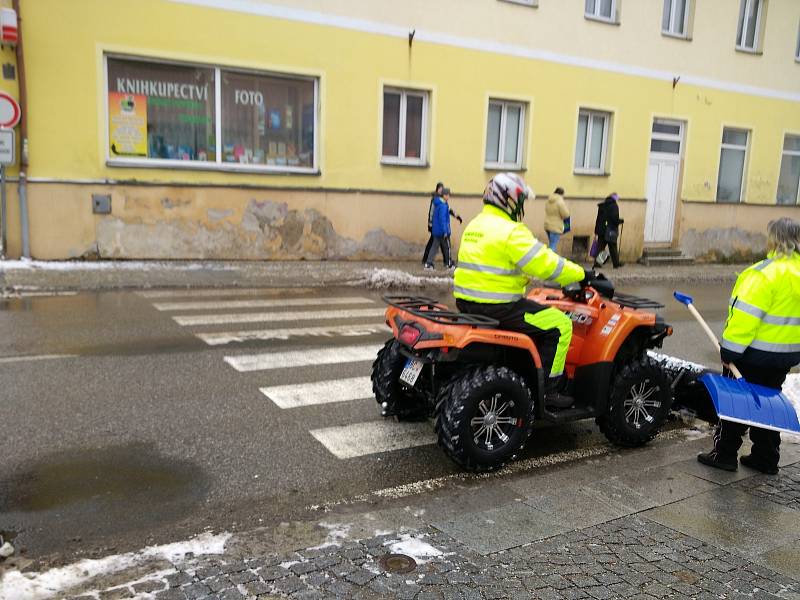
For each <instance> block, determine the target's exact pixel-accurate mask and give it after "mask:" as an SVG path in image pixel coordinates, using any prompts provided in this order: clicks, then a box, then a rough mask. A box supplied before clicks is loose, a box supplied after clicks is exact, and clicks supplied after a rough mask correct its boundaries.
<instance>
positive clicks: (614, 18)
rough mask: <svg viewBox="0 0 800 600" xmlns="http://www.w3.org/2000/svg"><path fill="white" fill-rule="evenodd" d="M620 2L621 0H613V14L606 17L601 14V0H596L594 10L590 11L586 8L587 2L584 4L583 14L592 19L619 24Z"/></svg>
mask: <svg viewBox="0 0 800 600" xmlns="http://www.w3.org/2000/svg"><path fill="white" fill-rule="evenodd" d="M619 2H620V0H611V14H610V15H609V16H608V17H606V16H604V15H602V14H600V4H601V2H600V0H595V3H594V11H592V12H589V11H587V10H586V3H585V2H584V5H583V16H584V18H586V19H589V20H591V21H600V22H602V23H612V24H614V25H617V24H619Z"/></svg>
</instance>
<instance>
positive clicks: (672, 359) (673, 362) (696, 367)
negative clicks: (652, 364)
mask: <svg viewBox="0 0 800 600" xmlns="http://www.w3.org/2000/svg"><path fill="white" fill-rule="evenodd" d="M647 354H648V355H650V357H651V358H652V359H654V360H656V361H658V362H659V363H660V364H661V365H663V366H664V367H665V368H667V369H672V370H676V371H678V370H683V369H688V370H690V371H695V372H697V373H699V372H700V371H705V370H706V367H704V366H703V365H700V364H698V363H695V362H691V361H688V360H683V359H682V358H678V357H677V356H670V355H668V354H661V353H659V352H653V351H652V350H648V351H647Z"/></svg>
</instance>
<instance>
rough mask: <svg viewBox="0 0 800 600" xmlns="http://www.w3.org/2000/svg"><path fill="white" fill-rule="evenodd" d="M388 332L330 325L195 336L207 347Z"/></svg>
mask: <svg viewBox="0 0 800 600" xmlns="http://www.w3.org/2000/svg"><path fill="white" fill-rule="evenodd" d="M386 331H389V327H388V325H386V324H385V323H380V324H376V325H332V326H330V327H293V328H289V329H254V330H244V331H223V332H220V333H198V334H195V335H196V336H197V337H198V338H200V339H201V340H203V341H204V342H205V343H206V344H208V345H209V346H220V345H222V344H230V343H233V342H249V341H254V340H288V339H289V338H291V337H302V336H308V337H333V336H337V335H341V336H343V337H355V336H359V335H371V334H373V333H381V332H386Z"/></svg>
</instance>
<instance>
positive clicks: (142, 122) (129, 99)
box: [108, 92, 147, 157]
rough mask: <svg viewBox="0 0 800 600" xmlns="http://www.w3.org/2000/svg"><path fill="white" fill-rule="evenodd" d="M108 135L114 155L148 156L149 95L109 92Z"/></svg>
mask: <svg viewBox="0 0 800 600" xmlns="http://www.w3.org/2000/svg"><path fill="white" fill-rule="evenodd" d="M108 133H109V135H108V137H109V142H110V149H111V155H112V156H144V157H146V156H147V96H142V95H139V94H126V93H122V92H109V93H108Z"/></svg>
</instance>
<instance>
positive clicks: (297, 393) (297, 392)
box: [261, 377, 372, 408]
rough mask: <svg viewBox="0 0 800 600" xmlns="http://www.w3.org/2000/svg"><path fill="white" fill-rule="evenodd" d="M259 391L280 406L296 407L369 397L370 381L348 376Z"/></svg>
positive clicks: (366, 378) (370, 394) (370, 393)
mask: <svg viewBox="0 0 800 600" xmlns="http://www.w3.org/2000/svg"><path fill="white" fill-rule="evenodd" d="M261 393H262V394H264V395H265V396H266V397H267V398H269V399H270V400H272V401H273V402H274V403H275V404H277V405H278V406H279V407H280V408H297V407H300V406H313V405H316V404H329V403H331V402H347V401H349V400H360V399H362V398H370V397H371V396H372V382H371V381H370V378H369V377H348V378H347V379H331V380H328V381H316V382H314V383H298V384H295V385H278V386H274V387H263V388H261Z"/></svg>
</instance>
